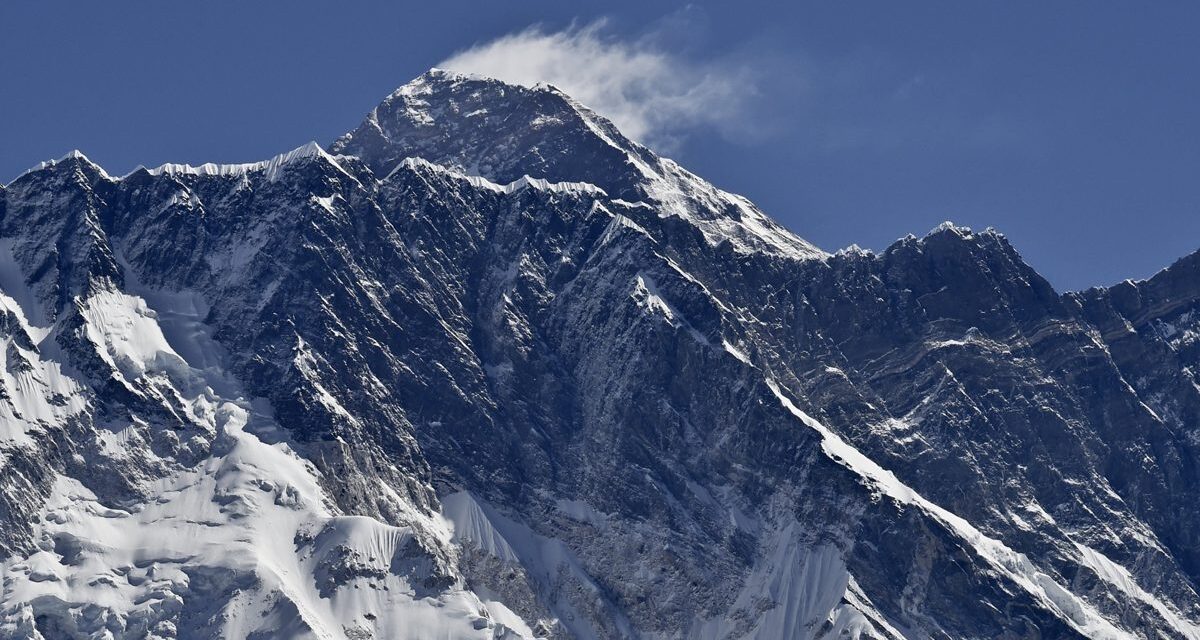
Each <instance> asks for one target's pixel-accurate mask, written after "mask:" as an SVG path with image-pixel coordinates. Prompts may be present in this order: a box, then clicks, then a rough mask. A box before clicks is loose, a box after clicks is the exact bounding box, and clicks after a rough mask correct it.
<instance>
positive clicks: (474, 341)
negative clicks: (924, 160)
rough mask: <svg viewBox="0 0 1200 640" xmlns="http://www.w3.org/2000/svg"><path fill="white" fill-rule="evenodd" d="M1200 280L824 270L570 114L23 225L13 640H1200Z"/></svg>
mask: <svg viewBox="0 0 1200 640" xmlns="http://www.w3.org/2000/svg"><path fill="white" fill-rule="evenodd" d="M1197 264H1200V261H1198V260H1197V259H1196V257H1195V256H1193V257H1191V258H1188V259H1185V260H1183V261H1181V262H1180V263H1179V264H1177V265H1175V266H1173V267H1172V268H1171V269H1168V270H1166V271H1164V272H1163V273H1162V274H1160V275H1159V276H1156V277H1155V278H1153V279H1151V280H1149V281H1146V282H1141V283H1124V284H1121V285H1118V286H1116V287H1113V288H1111V289H1107V290H1093V291H1088V292H1084V293H1079V294H1068V295H1066V296H1060V295H1059V294H1057V293H1056V292H1054V291H1053V290H1052V289H1051V288H1050V286H1049V285H1048V284H1047V283H1046V282H1045V281H1044V280H1042V279H1041V278H1040V277H1039V276H1038V275H1037V274H1036V273H1034V272H1033V271H1032V270H1031V269H1030V268H1029V267H1028V266H1026V265H1025V264H1024V263H1023V262H1022V261H1021V259H1020V256H1019V255H1018V254H1017V253H1016V252H1015V251H1014V250H1013V249H1012V247H1011V246H1009V245H1008V243H1007V241H1006V240H1005V239H1004V238H1003V237H1002V236H1000V235H999V234H996V233H994V232H991V231H988V232H984V233H973V232H971V231H970V230H967V229H963V228H959V227H955V226H953V225H943V226H941V227H939V228H938V229H935V230H934V231H933V232H931V233H930V234H929V235H928V236H926V237H924V238H920V239H918V238H915V237H909V238H906V239H903V240H901V241H899V242H898V243H896V245H894V246H893V247H891V248H889V249H888V250H887V251H885V252H883V253H881V254H878V255H876V254H872V253H870V252H864V251H861V250H848V251H843V252H839V253H837V254H832V255H831V254H827V253H825V252H822V251H820V250H818V249H816V248H815V247H813V246H812V245H810V244H808V243H807V242H805V241H804V240H802V239H800V238H797V237H796V236H794V235H793V234H791V233H790V232H788V231H786V230H784V229H783V228H781V227H779V226H778V225H777V224H775V223H774V222H772V221H771V220H770V219H769V218H767V217H766V216H765V215H764V214H763V213H762V212H760V211H759V210H758V209H757V208H755V207H754V205H753V204H751V203H750V202H749V201H747V200H745V199H744V198H741V197H740V196H736V195H733V194H729V193H726V192H724V191H721V190H720V189H717V188H716V187H713V186H712V185H709V184H708V183H706V182H704V181H703V180H702V179H700V178H698V177H697V176H695V175H693V174H690V173H688V172H687V171H685V170H683V169H682V168H680V167H679V166H678V165H677V164H675V163H674V162H672V161H670V160H667V159H664V158H660V157H658V156H656V155H655V154H653V153H652V152H651V151H649V150H648V149H646V148H645V147H642V146H640V145H638V144H636V143H635V142H632V141H630V140H628V139H626V138H625V137H624V136H622V135H621V134H620V132H619V131H617V130H616V129H615V128H614V127H613V126H612V124H611V123H609V122H607V121H606V120H604V119H603V118H602V117H600V116H598V115H597V114H595V113H593V112H591V111H589V110H588V109H587V108H586V107H584V106H582V105H580V104H578V103H577V102H575V101H574V100H572V99H571V98H569V97H567V96H565V95H563V94H562V93H561V92H560V91H558V90H557V89H555V88H553V87H541V88H537V89H527V88H521V87H516V86H510V85H506V84H503V83H500V82H497V81H494V80H489V79H485V78H475V77H467V76H460V75H454V74H450V73H446V72H442V71H437V70H434V71H431V72H429V73H428V74H425V75H424V76H422V77H420V78H418V79H416V80H414V81H413V82H412V83H410V84H408V85H406V86H404V87H402V88H400V89H399V90H397V91H396V92H395V93H393V94H392V95H391V96H389V97H388V98H387V99H386V100H384V102H383V103H381V104H380V105H379V106H378V107H376V108H375V109H374V110H372V111H371V112H370V114H369V115H368V116H367V118H366V120H365V121H364V122H363V124H362V125H361V126H360V127H358V128H357V129H356V130H355V131H353V132H352V133H349V134H347V135H346V136H344V137H342V138H340V139H339V140H338V141H336V142H335V143H334V144H333V145H331V147H330V148H329V150H328V151H326V150H324V149H322V148H320V147H319V146H317V145H313V144H310V145H306V146H305V147H301V148H300V149H297V150H295V151H292V152H288V153H285V154H282V155H280V156H278V157H276V158H273V159H271V160H268V161H264V162H257V163H249V164H240V165H202V166H200V167H190V166H186V165H165V166H163V167H159V168H156V169H139V170H137V171H134V172H133V173H130V174H129V175H126V176H123V177H120V178H114V177H112V176H110V175H109V174H107V173H106V172H104V171H103V170H102V169H100V168H99V167H97V166H96V165H94V164H93V163H91V162H90V161H88V160H87V158H86V157H84V156H83V155H82V154H79V153H73V154H70V155H69V156H66V157H64V158H62V159H60V160H58V161H55V162H50V163H43V164H42V165H39V166H38V167H37V168H35V169H33V170H31V171H30V172H28V173H26V174H24V175H22V176H20V177H18V178H17V179H15V180H14V181H13V182H11V183H10V184H9V185H7V186H5V187H3V188H0V291H2V292H3V295H0V340H2V341H3V344H4V351H3V355H2V356H0V357H2V361H3V363H4V370H3V372H0V373H2V375H0V382H2V391H3V392H2V393H0V550H2V551H3V563H2V564H0V567H2V568H0V571H2V572H3V574H2V575H3V578H2V579H3V586H2V588H3V591H2V595H0V637H12V638H104V637H110V638H146V637H155V638H239V639H241V638H246V639H249V638H256V639H257V638H268V637H270V638H322V639H325V638H353V639H356V640H358V639H362V638H535V637H536V638H543V637H544V638H635V637H641V638H710V639H718V638H721V639H724V638H759V639H763V640H766V639H769V638H796V639H801V638H804V639H808V638H886V639H896V638H928V637H951V638H996V637H1009V638H1026V637H1027V638H1037V637H1041V638H1162V637H1167V638H1195V637H1198V636H1200V628H1198V626H1197V624H1198V622H1200V597H1198V596H1197V590H1196V581H1197V579H1200V513H1197V512H1196V511H1195V509H1194V508H1193V505H1194V504H1195V502H1196V500H1197V499H1200V495H1197V493H1200V482H1198V481H1197V480H1198V479H1197V478H1196V474H1197V460H1198V455H1200V451H1198V450H1197V447H1200V438H1197V437H1196V432H1197V428H1198V426H1200V386H1197V384H1196V382H1195V371H1196V366H1198V365H1200V356H1198V354H1200V351H1198V350H1197V347H1196V345H1197V344H1200V340H1197V339H1195V336H1196V335H1198V333H1197V332H1198V329H1197V326H1198V323H1197V322H1196V318H1200V274H1198V273H1197V271H1196V266H1197Z"/></svg>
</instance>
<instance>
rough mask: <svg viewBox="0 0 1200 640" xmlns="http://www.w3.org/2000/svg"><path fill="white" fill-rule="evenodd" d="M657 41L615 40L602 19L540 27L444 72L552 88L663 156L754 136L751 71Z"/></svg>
mask: <svg viewBox="0 0 1200 640" xmlns="http://www.w3.org/2000/svg"><path fill="white" fill-rule="evenodd" d="M656 40H657V38H656V37H655V36H654V34H651V35H648V36H643V37H641V38H638V39H636V40H622V39H619V38H616V37H613V36H611V35H609V33H608V30H607V27H606V23H605V21H603V20H601V21H597V22H593V23H591V24H588V25H585V26H572V27H569V28H567V29H564V30H562V31H555V32H547V31H544V30H543V29H542V28H540V27H536V26H535V27H531V28H529V29H525V30H524V31H520V32H517V33H513V34H509V35H506V36H503V37H500V38H498V39H496V40H492V41H490V42H486V43H481V44H477V45H474V46H472V47H470V48H468V49H466V50H464V51H460V52H458V53H455V54H454V55H452V56H450V57H449V58H447V59H446V60H444V61H442V62H441V63H440V64H438V66H439V67H442V68H444V69H448V70H451V71H457V72H460V73H474V74H479V75H484V76H490V77H493V78H498V79H500V80H504V81H506V82H512V83H515V84H521V85H525V86H533V85H535V84H537V83H539V82H546V83H550V84H553V85H555V86H557V87H558V88H560V89H562V90H563V91H565V92H566V93H567V94H569V95H570V96H572V97H573V98H575V99H576V100H579V101H580V102H582V103H583V104H585V105H587V106H588V107H590V108H592V109H594V110H595V111H597V112H598V113H600V114H602V115H604V116H605V117H607V118H609V119H610V120H612V121H613V122H614V123H615V124H616V125H617V127H618V128H620V129H621V131H622V132H624V133H625V134H626V135H627V136H629V137H631V138H633V139H635V140H638V141H640V142H643V143H645V144H648V145H651V146H655V147H657V148H659V149H660V150H667V151H669V150H670V149H672V148H673V147H675V146H676V145H677V144H678V142H679V141H680V140H681V139H682V137H683V136H685V135H687V134H688V133H689V132H690V131H692V130H695V129H703V128H710V129H713V130H715V131H717V132H718V133H721V134H724V135H727V136H734V135H738V134H743V133H746V134H748V133H752V132H753V130H754V129H755V128H756V123H755V122H754V118H752V117H750V113H749V111H750V107H751V104H750V103H751V101H752V100H753V99H754V97H755V95H756V94H757V93H758V92H757V89H756V84H757V83H756V78H755V74H754V73H753V72H752V70H751V65H748V64H740V63H738V62H736V61H734V60H731V59H716V60H689V59H685V58H684V57H683V56H681V55H678V54H674V53H671V52H669V51H666V50H664V49H663V48H662V47H661V46H659V45H658V43H657V42H656Z"/></svg>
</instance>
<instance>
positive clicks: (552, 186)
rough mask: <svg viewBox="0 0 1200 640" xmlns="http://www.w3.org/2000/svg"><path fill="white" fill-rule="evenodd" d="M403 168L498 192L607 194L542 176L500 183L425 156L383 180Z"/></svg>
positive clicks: (586, 184)
mask: <svg viewBox="0 0 1200 640" xmlns="http://www.w3.org/2000/svg"><path fill="white" fill-rule="evenodd" d="M401 168H403V169H420V168H425V169H432V170H434V171H436V172H438V173H442V174H446V175H448V176H451V177H453V178H455V179H458V180H463V181H466V182H468V183H469V184H471V186H473V187H475V188H478V189H486V190H488V191H494V192H496V193H503V194H505V195H511V194H513V193H517V192H519V191H521V190H523V189H536V190H538V191H547V192H551V193H584V194H590V195H596V196H605V195H607V194H606V193H605V192H604V189H601V188H600V187H597V186H596V185H594V184H592V183H590V182H550V181H549V180H543V179H541V178H532V177H530V176H528V175H525V176H521V177H520V178H517V179H516V180H513V181H512V182H509V183H507V184H498V183H495V182H492V181H491V180H488V179H487V178H484V177H482V176H478V175H472V174H468V173H465V172H462V171H458V170H456V169H452V168H450V167H447V166H445V165H441V164H437V163H436V162H430V161H428V160H425V159H424V158H417V157H408V158H405V159H404V160H402V161H401V162H400V164H398V165H396V168H395V169H392V170H391V172H389V173H388V174H387V176H385V177H384V178H383V182H386V181H387V180H388V179H390V178H391V177H392V176H393V175H394V174H395V173H396V172H397V171H399V170H400V169H401Z"/></svg>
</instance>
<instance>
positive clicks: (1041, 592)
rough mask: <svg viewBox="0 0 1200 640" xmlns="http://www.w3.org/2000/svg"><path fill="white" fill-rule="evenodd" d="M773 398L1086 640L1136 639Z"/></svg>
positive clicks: (870, 479) (774, 386)
mask: <svg viewBox="0 0 1200 640" xmlns="http://www.w3.org/2000/svg"><path fill="white" fill-rule="evenodd" d="M767 386H768V387H770V389H771V391H772V393H774V394H775V397H776V398H778V399H779V402H780V403H781V404H782V405H783V406H784V408H786V409H787V410H788V411H789V412H790V413H791V414H792V415H794V416H795V417H796V418H798V419H799V420H800V421H801V422H802V423H803V424H805V425H806V426H808V427H809V428H811V429H813V430H814V431H816V432H817V433H819V434H820V435H821V448H822V450H823V451H824V452H825V454H826V455H828V456H829V457H830V458H832V459H833V460H835V461H836V462H838V463H839V464H841V465H843V466H845V467H846V468H847V469H850V470H851V471H853V472H854V473H855V474H857V475H858V476H859V477H860V478H861V479H862V480H863V482H864V484H866V485H867V486H869V487H871V489H872V490H874V491H877V492H878V493H880V494H882V495H886V496H888V497H890V498H892V499H893V500H895V501H897V502H899V503H901V504H906V505H912V506H915V507H918V508H920V509H921V510H923V511H925V512H926V513H927V514H929V515H930V516H931V517H932V518H934V519H935V520H937V521H939V522H941V523H942V524H943V525H944V526H946V527H947V528H948V529H950V530H951V531H953V532H954V533H955V534H956V535H958V536H959V537H960V538H962V539H963V540H964V541H965V542H967V543H968V544H970V545H971V547H972V548H974V549H975V551H976V552H977V553H978V554H979V555H980V556H981V557H982V558H983V559H985V560H986V561H987V562H988V563H989V564H991V565H992V567H993V568H994V569H995V570H996V571H998V572H1000V573H1001V574H1003V575H1005V576H1006V577H1008V578H1009V579H1011V580H1012V581H1013V582H1015V583H1016V584H1017V585H1019V586H1020V587H1021V588H1023V589H1024V590H1025V591H1027V592H1028V593H1029V594H1030V595H1031V596H1033V597H1034V598H1035V599H1036V600H1038V601H1040V602H1041V603H1042V604H1043V605H1045V606H1046V607H1047V608H1048V609H1050V610H1051V611H1054V612H1056V613H1057V614H1058V615H1059V616H1060V617H1061V618H1062V619H1063V620H1064V621H1066V622H1067V623H1069V624H1070V625H1072V626H1073V627H1075V628H1076V629H1077V630H1078V631H1079V632H1080V633H1082V634H1083V635H1085V636H1087V637H1089V638H1094V639H1095V640H1125V639H1127V638H1128V639H1132V638H1133V637H1134V636H1132V635H1130V634H1129V633H1128V632H1125V631H1123V630H1121V629H1118V628H1117V627H1115V626H1113V624H1112V623H1110V622H1109V621H1108V620H1106V619H1105V618H1104V617H1103V616H1101V615H1100V614H1099V612H1097V611H1096V610H1095V608H1094V607H1092V605H1091V604H1089V603H1088V602H1086V601H1085V600H1083V599H1081V598H1080V597H1078V596H1076V595H1075V594H1073V593H1071V592H1070V591H1069V590H1068V589H1067V588H1066V587H1063V586H1062V585H1061V584H1059V583H1058V582H1056V581H1055V580H1054V579H1053V578H1052V577H1050V576H1049V575H1047V574H1046V573H1044V572H1042V571H1041V570H1039V569H1038V568H1037V567H1036V566H1034V564H1033V563H1032V562H1031V561H1030V560H1029V558H1028V557H1026V556H1025V555H1024V554H1021V553H1017V552H1016V551H1013V550H1012V549H1010V548H1009V547H1008V546H1007V545H1005V544H1004V543H1003V542H1000V541H999V540H996V539H994V538H989V537H987V536H985V535H984V534H983V533H982V532H981V531H979V530H978V529H976V528H975V527H974V526H973V525H971V524H970V523H969V522H967V521H966V520H964V519H962V518H960V517H958V516H956V515H954V514H953V513H950V512H949V511H947V510H945V509H943V508H941V507H939V506H937V505H935V504H933V503H932V502H930V501H929V500H926V499H925V498H924V497H923V496H921V495H920V494H919V493H917V492H916V491H914V490H913V489H912V488H911V487H909V486H908V485H906V484H904V483H903V482H901V481H900V480H899V479H897V478H896V476H895V474H893V473H892V472H891V471H888V470H886V469H884V468H883V467H881V466H879V464H877V463H876V462H875V461H874V460H871V459H870V458H868V457H867V456H865V455H863V453H862V452H860V451H859V450H858V449H856V448H854V446H852V445H851V444H850V443H848V442H846V441H845V440H843V439H842V438H841V437H840V436H838V435H837V434H835V433H834V432H833V431H831V430H830V429H829V428H828V427H826V426H825V425H823V424H821V423H820V422H818V421H817V420H816V419H814V418H812V417H811V416H809V415H808V414H806V413H804V412H803V411H801V410H800V409H799V408H797V407H796V405H795V404H793V403H792V401H791V400H790V399H789V398H788V397H787V396H785V395H784V394H783V392H782V390H781V388H780V386H779V384H778V383H776V382H775V381H774V380H772V379H770V378H768V379H767Z"/></svg>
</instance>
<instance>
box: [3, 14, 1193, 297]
mask: <svg viewBox="0 0 1200 640" xmlns="http://www.w3.org/2000/svg"><path fill="white" fill-rule="evenodd" d="M780 4H789V3H754V2H737V3H732V2H730V3H724V4H704V3H697V4H693V5H688V6H685V5H683V4H677V3H669V2H658V1H654V0H649V1H648V0H639V1H636V2H629V1H617V2H609V3H605V4H604V6H603V7H600V6H593V5H585V4H584V3H576V2H562V1H561V0H556V1H534V0H519V1H514V2H474V3H460V2H454V1H452V0H442V1H439V2H426V3H419V4H418V3H395V2H378V3H366V2H306V1H291V2H286V3H284V2H266V1H263V2H257V1H255V2H225V1H214V2H204V3H184V2H161V1H146V0H138V1H133V0H131V1H125V2H120V3H112V4H110V3H97V2H58V1H53V0H45V1H40V2H3V3H0V149H2V150H3V151H2V152H0V182H7V181H9V180H11V179H12V178H13V177H15V176H16V175H17V174H19V173H20V172H21V171H23V170H24V169H26V168H28V167H29V166H31V165H34V164H36V163H37V162H38V161H40V160H44V159H48V158H54V157H58V156H60V155H62V154H63V153H65V152H66V151H69V150H71V149H73V148H79V149H81V150H83V151H84V152H85V153H86V154H88V156H89V157H91V158H92V159H93V160H95V161H97V162H99V163H100V164H102V165H104V166H105V167H106V168H108V169H109V170H110V172H113V173H124V172H125V171H128V170H129V169H131V168H133V167H134V166H136V165H138V164H145V165H156V164H160V163H162V162H166V161H176V162H191V163H199V162H207V161H216V162H235V161H250V160H255V159H261V158H265V157H269V156H271V155H274V154H276V153H278V152H281V151H285V150H288V149H291V148H293V147H296V146H299V145H301V144H303V143H305V142H307V141H309V140H314V139H315V140H317V141H319V142H322V143H327V142H329V141H330V140H331V139H333V138H334V137H336V136H337V135H338V134H340V133H342V132H344V131H347V130H349V129H351V128H352V127H353V126H354V125H355V124H357V122H358V121H359V120H360V119H361V117H362V115H363V113H365V112H366V111H367V110H368V109H369V108H370V107H372V106H373V105H374V104H375V103H376V102H378V100H379V99H380V98H381V97H382V96H384V95H386V94H387V93H388V92H389V91H390V90H391V89H393V88H394V87H396V86H398V85H400V84H403V83H404V82H406V81H407V80H408V79H410V78H411V77H413V76H415V75H417V74H419V73H421V72H422V71H424V70H425V69H427V68H428V67H430V66H432V65H434V64H437V63H438V62H439V61H442V60H445V59H446V58H447V57H449V56H451V55H452V54H454V53H455V52H457V51H460V50H462V49H465V48H468V47H471V46H472V45H476V44H479V43H486V42H489V41H492V40H494V39H496V38H499V37H501V36H504V35H506V34H511V33H514V32H519V31H521V30H523V29H526V28H528V27H529V26H530V25H533V24H535V23H540V24H541V25H542V29H543V32H544V33H545V34H553V33H555V32H557V31H560V30H563V29H568V28H569V27H570V25H571V24H572V21H575V24H576V25H587V24H591V23H592V22H593V21H594V20H596V19H598V18H608V22H607V23H606V25H605V26H603V27H602V28H600V29H599V31H600V35H599V36H598V37H599V38H601V39H602V40H603V41H604V42H607V43H608V44H609V45H611V46H615V47H621V46H625V47H628V48H632V49H633V50H634V51H635V52H636V51H646V50H650V51H653V52H655V53H656V54H658V55H661V56H663V57H665V59H667V60H668V61H669V62H670V64H674V65H679V66H681V67H683V68H684V69H685V70H686V71H687V73H689V74H691V75H690V76H688V77H702V76H704V75H705V74H714V73H721V72H724V71H732V72H736V73H735V74H734V76H733V77H736V78H738V79H739V81H742V79H743V78H744V81H745V85H746V86H745V88H746V94H747V96H749V97H748V98H744V99H740V100H739V101H737V104H736V105H734V106H733V107H729V108H728V109H727V110H725V111H722V112H721V113H720V117H719V118H711V117H710V118H705V117H700V116H697V117H692V118H690V119H689V118H681V119H679V122H681V123H682V124H681V125H680V126H679V127H676V129H674V130H672V131H671V132H670V139H671V142H670V144H669V147H670V155H672V156H674V157H676V158H677V159H678V160H680V161H681V162H682V163H683V164H684V165H685V166H688V167H689V168H691V169H693V170H694V171H696V172H697V173H700V174H701V175H703V176H705V177H707V178H708V179H710V180H711V181H713V182H715V183H716V184H718V185H720V186H722V187H724V188H727V189H730V190H733V191H736V192H739V193H742V194H745V195H746V196H748V197H750V198H751V199H752V200H754V201H755V202H757V203H758V204H759V205H760V206H761V207H762V208H763V209H764V210H766V211H767V212H768V213H770V214H771V215H772V216H774V217H775V218H776V219H778V220H780V221H781V222H782V223H784V224H785V225H787V226H788V227H790V228H791V229H793V230H794V231H796V232H797V233H798V234H799V235H801V236H803V237H805V238H807V239H809V240H811V241H813V242H815V243H817V244H818V245H820V246H822V247H823V248H826V249H831V250H832V249H837V248H839V247H842V246H845V245H848V244H850V243H857V244H859V245H862V246H865V247H869V248H873V249H881V248H883V247H885V246H887V244H889V243H890V242H891V241H892V240H894V239H896V238H897V237H900V236H902V235H904V234H906V233H910V232H911V233H916V234H921V233H924V232H925V231H927V230H928V229H929V228H931V227H933V226H934V225H936V224H937V223H938V222H940V221H942V220H945V219H951V220H954V221H955V222H958V223H960V224H966V225H969V226H973V227H978V228H982V227H986V226H994V227H996V228H998V229H1000V230H1001V231H1003V232H1005V233H1006V234H1007V235H1008V236H1009V237H1010V239H1011V240H1012V241H1013V243H1014V244H1015V245H1016V246H1017V248H1018V249H1019V250H1020V251H1021V252H1022V254H1023V255H1024V256H1025V257H1026V259H1027V260H1028V261H1029V262H1030V263H1032V264H1033V265H1034V266H1035V267H1036V268H1038V269H1039V270H1040V271H1042V272H1043V273H1044V274H1045V275H1047V277H1049V278H1050V280H1051V281H1052V282H1053V283H1054V284H1055V285H1056V286H1058V287H1059V288H1060V289H1073V288H1081V287H1086V286H1090V285H1101V284H1109V283H1112V282H1115V281H1119V280H1121V279H1123V278H1125V277H1134V278H1138V277H1146V276H1149V275H1151V274H1152V273H1154V272H1155V271H1156V270H1157V269H1159V268H1161V267H1163V266H1165V265H1167V264H1169V263H1170V262H1171V261H1173V260H1174V259H1175V258H1178V257H1180V256H1182V255H1184V254H1187V253H1190V252H1191V251H1194V250H1196V249H1197V248H1200V117H1198V114H1200V110H1198V106H1200V35H1198V34H1200V4H1198V3H1195V2H1183V1H1170V0H1164V1H1163V2H1152V3H1134V2H1067V1H1059V2H999V1H995V2H964V1H948V2H894V1H886V2H854V1H838V2H820V3H816V2H814V3H795V4H794V6H788V7H786V8H785V7H780V6H777V5H780ZM401 5H411V6H401ZM576 34H577V32H576ZM676 89H678V87H676ZM728 100H729V98H728V96H727V97H726V101H728ZM664 146H667V144H666V143H664Z"/></svg>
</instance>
